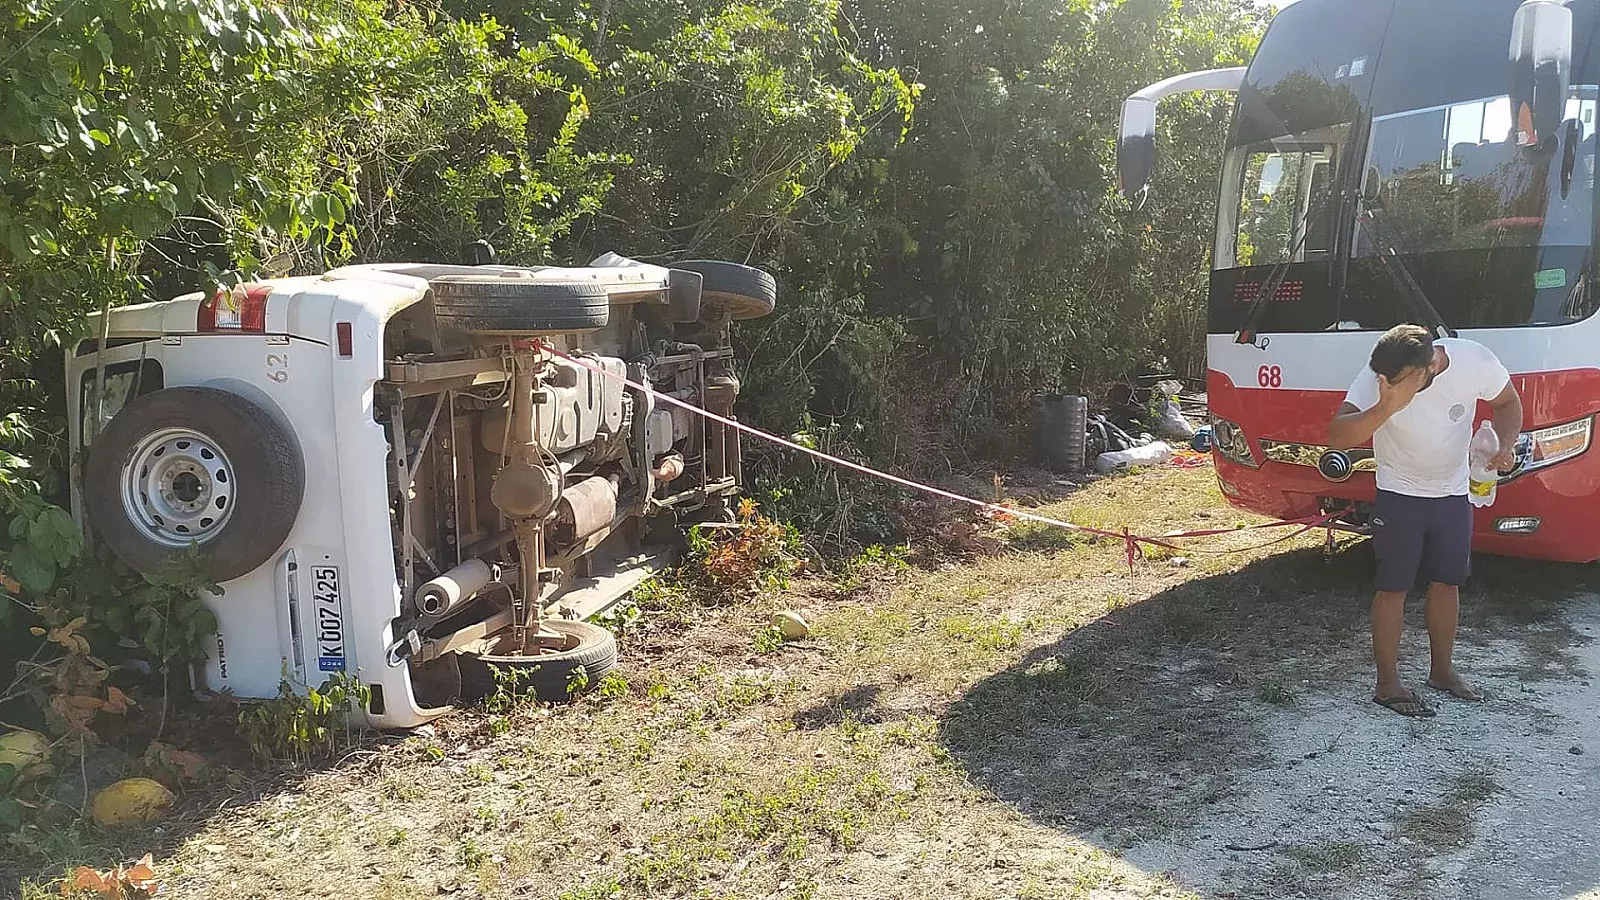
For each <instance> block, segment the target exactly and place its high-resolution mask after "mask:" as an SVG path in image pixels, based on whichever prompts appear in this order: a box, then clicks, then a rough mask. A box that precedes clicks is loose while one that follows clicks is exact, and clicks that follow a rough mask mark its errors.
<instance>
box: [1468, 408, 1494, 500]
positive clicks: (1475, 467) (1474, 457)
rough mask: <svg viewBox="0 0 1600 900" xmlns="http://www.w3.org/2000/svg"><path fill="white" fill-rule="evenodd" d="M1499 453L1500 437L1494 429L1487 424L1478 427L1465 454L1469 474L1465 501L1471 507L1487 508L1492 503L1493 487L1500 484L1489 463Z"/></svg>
mask: <svg viewBox="0 0 1600 900" xmlns="http://www.w3.org/2000/svg"><path fill="white" fill-rule="evenodd" d="M1499 452H1500V436H1499V435H1497V434H1495V433H1494V428H1493V427H1491V426H1490V425H1489V423H1488V422H1484V423H1483V424H1482V425H1479V426H1478V433H1477V434H1474V435H1473V436H1472V447H1471V450H1470V451H1469V452H1468V454H1467V461H1468V465H1469V467H1470V470H1471V474H1469V475H1468V479H1469V480H1468V483H1467V499H1468V500H1469V501H1471V503H1472V505H1473V506H1480V507H1481V506H1489V505H1491V504H1493V503H1494V491H1495V485H1497V484H1499V483H1500V473H1499V472H1496V471H1495V470H1494V467H1493V466H1492V465H1490V461H1491V460H1493V459H1494V458H1495V456H1496V455H1497V454H1498V453H1499Z"/></svg>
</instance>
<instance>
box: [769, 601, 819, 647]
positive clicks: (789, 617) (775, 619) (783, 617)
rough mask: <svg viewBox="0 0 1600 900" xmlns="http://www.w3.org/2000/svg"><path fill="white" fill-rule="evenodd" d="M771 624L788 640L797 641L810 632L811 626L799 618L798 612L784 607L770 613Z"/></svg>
mask: <svg viewBox="0 0 1600 900" xmlns="http://www.w3.org/2000/svg"><path fill="white" fill-rule="evenodd" d="M772 626H773V627H774V628H776V629H778V631H779V632H780V633H781V634H782V635H783V638H784V640H788V641H798V640H800V639H801V638H804V637H808V636H809V635H810V634H811V626H810V625H807V624H806V620H805V619H802V618H800V614H799V613H796V612H790V611H789V610H786V609H785V610H781V611H779V612H775V613H773V614H772Z"/></svg>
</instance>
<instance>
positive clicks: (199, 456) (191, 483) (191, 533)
mask: <svg viewBox="0 0 1600 900" xmlns="http://www.w3.org/2000/svg"><path fill="white" fill-rule="evenodd" d="M121 481H122V506H123V510H124V512H126V513H127V516H128V521H129V522H130V523H132V524H133V526H134V528H135V529H137V530H138V532H139V533H140V534H141V535H143V536H144V537H145V538H146V539H148V540H150V541H151V542H153V543H156V544H160V545H162V546H165V547H172V548H175V549H178V548H183V547H187V546H189V545H190V544H191V543H195V542H201V543H203V542H205V541H207V540H210V539H211V538H213V537H215V536H216V535H217V534H218V533H220V532H221V531H222V529H223V528H225V527H227V524H228V520H229V519H231V518H232V517H233V505H234V504H233V498H234V486H235V485H236V484H237V483H238V479H237V478H236V477H235V473H234V468H233V465H232V464H231V463H230V462H229V461H228V456H227V454H225V453H223V452H222V448H221V446H220V445H219V444H218V443H217V442H216V441H215V440H213V439H212V438H210V437H209V436H207V435H205V434H203V433H201V432H199V431H195V430H193V429H190V428H163V429H161V430H160V431H155V432H152V433H150V434H149V435H146V436H145V438H144V439H143V440H141V441H140V442H139V443H138V444H136V445H135V446H134V448H133V452H132V453H131V454H130V455H129V457H128V461H127V463H126V464H124V466H123V468H122V479H121Z"/></svg>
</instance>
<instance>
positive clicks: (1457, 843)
mask: <svg viewBox="0 0 1600 900" xmlns="http://www.w3.org/2000/svg"><path fill="white" fill-rule="evenodd" d="M1499 792H1500V785H1499V783H1498V782H1496V781H1495V780H1494V777H1493V776H1492V775H1490V774H1488V773H1486V772H1469V773H1467V774H1464V775H1458V776H1456V777H1455V778H1454V779H1452V781H1451V783H1450V787H1449V789H1448V790H1446V791H1445V793H1444V796H1443V797H1441V798H1440V799H1439V800H1438V802H1436V803H1430V804H1419V805H1416V806H1413V807H1410V808H1408V809H1406V810H1405V811H1404V812H1403V813H1401V815H1400V817H1399V820H1398V827H1397V830H1398V831H1399V833H1400V834H1401V835H1403V836H1405V837H1408V838H1410V839H1411V840H1413V841H1416V842H1417V843H1419V844H1421V845H1423V846H1424V847H1427V848H1429V849H1430V850H1435V851H1446V850H1455V849H1459V848H1461V847H1465V846H1466V845H1467V844H1468V843H1470V842H1471V841H1472V837H1473V828H1474V825H1473V823H1474V820H1475V819H1476V817H1477V813H1478V810H1479V809H1481V808H1482V807H1483V805H1484V804H1485V803H1487V802H1488V801H1489V798H1491V797H1493V796H1494V795H1495V794H1497V793H1499Z"/></svg>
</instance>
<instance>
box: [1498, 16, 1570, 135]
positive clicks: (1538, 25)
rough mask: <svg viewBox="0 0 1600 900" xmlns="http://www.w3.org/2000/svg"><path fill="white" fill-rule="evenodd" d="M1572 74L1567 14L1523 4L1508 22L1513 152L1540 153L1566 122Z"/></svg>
mask: <svg viewBox="0 0 1600 900" xmlns="http://www.w3.org/2000/svg"><path fill="white" fill-rule="evenodd" d="M1571 74H1572V10H1570V9H1568V8H1567V7H1566V6H1564V5H1562V3H1561V2H1560V0H1523V3H1522V5H1521V6H1519V7H1517V12H1516V15H1515V16H1514V17H1513V18H1512V20H1511V89H1510V91H1509V92H1508V93H1509V95H1510V97H1511V117H1512V128H1513V129H1514V130H1515V134H1516V141H1517V146H1519V147H1539V146H1542V145H1543V144H1544V143H1545V142H1546V141H1548V140H1549V139H1551V138H1553V137H1555V136H1556V132H1557V131H1558V130H1559V129H1560V127H1561V122H1562V120H1563V119H1564V118H1566V106H1567V84H1568V79H1569V78H1570V77H1571Z"/></svg>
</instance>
